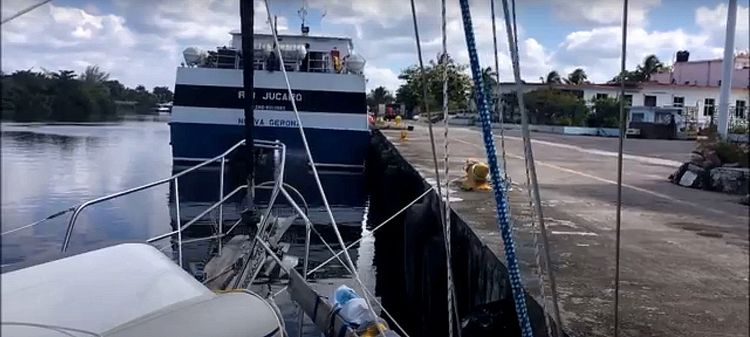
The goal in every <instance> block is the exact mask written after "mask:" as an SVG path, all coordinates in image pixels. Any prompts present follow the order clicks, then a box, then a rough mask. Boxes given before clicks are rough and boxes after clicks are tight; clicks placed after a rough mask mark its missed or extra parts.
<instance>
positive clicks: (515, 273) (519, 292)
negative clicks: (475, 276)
mask: <svg viewBox="0 0 750 337" xmlns="http://www.w3.org/2000/svg"><path fill="white" fill-rule="evenodd" d="M459 3H460V4H461V18H462V19H463V24H464V35H465V38H466V47H467V49H468V51H469V61H470V64H471V73H472V78H473V79H474V88H475V90H474V91H475V95H476V96H475V99H476V105H477V108H478V110H479V117H480V120H481V122H482V135H483V140H484V147H485V151H486V152H487V162H488V164H489V167H490V177H491V180H492V190H493V192H494V196H495V207H496V208H495V211H496V213H497V225H498V227H499V228H498V230H499V232H500V234H501V236H502V239H503V246H504V249H505V259H506V263H507V268H508V278H509V280H510V286H511V290H512V294H513V302H514V304H515V309H516V314H517V318H518V327H519V328H520V330H521V334H522V336H523V337H532V336H533V335H534V334H533V331H532V330H531V322H530V321H529V313H528V310H527V308H526V294H525V292H524V289H523V283H522V281H521V272H520V269H519V265H518V257H517V256H516V248H515V243H514V240H513V230H512V224H511V217H510V207H509V205H508V199H507V189H506V187H505V184H503V183H502V177H501V175H500V169H499V167H498V164H497V153H496V151H495V143H494V139H493V136H492V125H491V123H490V116H489V114H490V113H489V109H488V107H487V98H486V96H485V88H484V84H483V79H482V69H481V67H480V65H479V56H478V54H477V49H476V43H475V40H474V27H473V26H472V23H471V12H470V10H469V1H468V0H459ZM504 3H506V6H505V13H506V24H508V22H509V20H507V17H508V15H507V13H508V12H507V1H505V0H504ZM508 39H511V32H510V29H508Z"/></svg>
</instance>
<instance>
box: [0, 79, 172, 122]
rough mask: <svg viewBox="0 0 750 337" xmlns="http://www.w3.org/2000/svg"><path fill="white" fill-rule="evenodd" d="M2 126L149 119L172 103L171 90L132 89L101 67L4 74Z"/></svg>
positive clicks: (162, 88) (2, 81)
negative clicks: (121, 117) (124, 117)
mask: <svg viewBox="0 0 750 337" xmlns="http://www.w3.org/2000/svg"><path fill="white" fill-rule="evenodd" d="M0 89H1V90H2V105H1V109H2V110H1V116H2V120H8V121H18V122H31V121H68V122H73V121H76V122H80V121H104V120H113V119H117V118H118V116H119V115H120V114H128V113H133V114H149V113H153V107H154V106H155V105H156V104H157V103H165V102H169V101H171V100H172V96H173V94H172V91H171V90H169V88H168V87H154V88H153V90H152V91H148V90H147V89H146V88H145V87H144V86H143V85H138V86H136V87H135V88H129V87H126V86H125V85H123V84H122V83H120V82H119V81H118V80H114V79H110V76H109V74H108V73H106V72H104V71H102V70H101V69H99V67H98V66H89V67H87V68H86V69H85V70H84V71H83V72H82V73H80V74H76V73H75V72H74V71H72V70H60V71H57V72H51V71H46V70H45V71H40V72H39V71H32V70H19V71H16V72H14V73H12V74H0Z"/></svg>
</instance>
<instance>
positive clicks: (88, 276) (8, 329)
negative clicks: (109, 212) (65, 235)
mask: <svg viewBox="0 0 750 337" xmlns="http://www.w3.org/2000/svg"><path fill="white" fill-rule="evenodd" d="M228 295H230V294H225V295H217V294H215V293H214V292H212V291H211V290H209V289H208V288H206V287H205V286H203V285H202V284H201V283H200V282H198V281H197V280H195V279H194V278H193V277H192V276H191V275H189V274H188V273H186V272H185V271H183V270H182V269H181V268H180V267H179V266H177V265H176V264H175V263H174V262H172V261H171V260H170V259H169V258H167V257H166V256H164V254H162V253H160V252H159V251H158V250H156V249H155V248H154V247H152V246H150V245H146V244H121V245H117V246H113V247H108V248H103V249H99V250H95V251H91V252H87V253H83V254H79V255H75V256H71V257H67V258H63V259H60V260H56V261H52V262H47V263H44V264H40V265H36V266H32V267H28V268H25V269H21V270H16V271H12V272H8V273H5V274H2V333H1V334H2V335H3V336H17V337H24V336H55V337H57V336H64V335H66V334H65V333H62V332H60V331H59V330H57V331H56V330H55V329H52V328H43V327H38V326H37V327H34V326H29V325H18V324H17V323H31V324H41V325H49V326H59V327H65V328H73V329H79V330H85V331H88V332H92V333H96V334H98V335H102V336H112V335H116V336H137V335H142V333H144V332H146V331H150V333H155V334H153V335H157V334H158V335H161V336H173V335H174V336H176V335H180V336H192V335H194V334H191V333H189V332H194V333H196V334H201V333H203V334H205V332H206V331H201V329H197V328H196V327H195V326H191V323H193V324H196V325H209V326H206V328H210V329H211V331H212V335H213V336H235V335H237V334H238V333H240V332H241V331H242V332H244V333H242V335H243V336H252V335H255V334H254V333H253V334H251V333H250V332H253V331H256V330H255V329H257V331H258V333H262V335H261V336H267V335H269V331H273V330H274V329H278V326H279V323H278V321H277V319H276V315H275V313H274V311H273V309H272V308H271V307H270V306H269V305H268V303H266V302H265V301H263V300H262V299H260V298H258V297H257V296H254V295H252V294H248V293H240V294H231V296H228ZM243 295H244V296H243ZM209 308H210V309H209ZM238 308H240V309H241V310H239V311H238V310H237V309H238ZM224 309H226V311H225V310H224ZM229 311H238V312H237V314H241V315H242V316H243V317H253V316H255V317H257V318H259V319H263V320H266V321H267V324H262V325H263V326H257V325H256V326H254V327H253V326H252V325H253V324H255V323H258V322H257V321H255V320H247V319H245V320H244V321H241V320H238V319H237V318H236V317H234V318H233V320H234V321H240V322H241V323H242V324H241V325H238V326H225V327H227V328H229V331H223V330H222V325H224V324H222V325H219V326H210V325H211V324H210V323H208V322H210V321H214V322H218V321H223V320H216V319H207V318H208V317H206V314H212V315H221V316H225V318H231V317H226V316H232V315H231V314H230V315H228V312H229ZM157 318H158V319H157ZM225 324H226V323H225ZM230 325H231V324H230ZM178 327H179V328H178ZM180 328H181V329H180ZM160 330H161V331H160ZM156 331H159V332H158V333H157V332H156ZM65 332H66V333H67V335H70V334H72V335H74V336H87V334H85V333H80V332H72V331H69V330H66V331H65ZM131 332H133V334H131ZM172 332H174V333H176V334H172ZM224 332H227V333H224ZM88 336H90V334H89V335H88Z"/></svg>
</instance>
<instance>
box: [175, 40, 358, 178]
mask: <svg viewBox="0 0 750 337" xmlns="http://www.w3.org/2000/svg"><path fill="white" fill-rule="evenodd" d="M230 34H231V36H232V40H231V46H230V47H220V48H217V49H216V50H215V51H208V52H206V51H202V50H200V49H198V48H194V47H189V48H187V49H185V51H184V52H183V55H184V57H185V63H184V65H182V66H180V67H179V68H178V69H177V78H176V81H175V94H174V105H173V108H172V116H171V121H170V131H171V144H172V154H173V159H174V160H175V161H177V162H183V161H202V160H205V159H207V158H211V157H214V156H216V155H217V154H219V153H221V152H222V151H224V150H225V149H227V148H229V147H230V146H232V145H233V144H235V143H237V142H238V141H240V140H242V139H243V138H244V137H245V134H244V132H245V117H244V113H243V104H244V100H245V99H246V97H249V96H248V95H247V94H246V93H245V92H244V90H243V81H242V68H243V66H244V58H243V57H242V37H241V33H240V32H239V31H232V32H230ZM278 37H279V47H280V48H279V49H280V50H281V53H282V57H283V60H284V65H283V67H284V69H285V70H286V71H287V75H288V79H289V83H290V84H291V87H292V97H290V95H289V92H288V88H287V83H286V79H285V77H284V74H283V73H282V71H281V65H280V64H279V61H278V56H277V55H276V52H275V50H276V48H275V47H276V46H275V45H274V40H273V35H270V34H254V41H255V43H254V46H253V47H254V48H253V50H254V54H253V58H252V66H253V68H254V70H255V71H254V82H255V83H254V90H253V91H254V92H253V99H254V106H255V109H254V110H255V118H254V119H255V120H254V126H255V127H254V131H253V132H254V137H255V138H259V139H268V140H279V141H281V142H283V143H284V144H287V146H289V149H290V152H292V153H293V152H294V150H295V149H301V148H302V141H301V136H300V132H299V129H298V125H297V119H296V117H295V115H294V111H293V107H292V102H291V100H292V99H293V100H294V102H295V103H296V107H297V109H298V111H299V114H300V119H301V121H302V124H303V126H304V128H305V134H306V136H307V139H308V142H309V145H310V150H311V153H312V155H313V159H314V161H315V163H316V166H320V167H343V168H345V167H362V166H363V163H364V157H365V152H366V148H367V145H368V143H369V139H370V130H369V126H368V122H367V104H366V94H365V77H364V75H363V74H362V70H363V68H364V63H365V61H364V59H363V58H362V57H361V56H360V55H358V54H355V53H354V47H353V44H352V41H351V39H349V38H342V37H324V36H309V35H308V34H307V33H302V34H300V35H278Z"/></svg>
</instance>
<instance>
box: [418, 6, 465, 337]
mask: <svg viewBox="0 0 750 337" xmlns="http://www.w3.org/2000/svg"><path fill="white" fill-rule="evenodd" d="M410 4H411V16H412V23H413V24H414V40H415V42H416V44H417V58H418V60H419V71H420V77H421V82H422V108H423V109H424V110H425V112H426V113H427V129H428V133H429V138H430V148H431V151H432V162H433V166H434V168H435V184H436V186H437V193H438V197H439V199H440V200H446V201H445V202H446V204H449V201H448V199H447V197H446V198H445V199H443V191H442V187H441V182H440V170H439V166H438V160H437V150H436V149H435V136H434V133H433V130H432V112H431V111H430V109H429V106H428V105H427V73H426V72H425V70H424V60H423V58H422V43H421V40H420V38H419V24H418V22H417V9H416V5H415V4H414V0H411V1H410ZM442 16H443V20H445V3H444V1H443V3H442ZM442 29H443V32H444V31H445V23H443V28H442ZM446 39H447V37H446V35H445V33H443V45H444V46H445V45H446ZM447 55H448V54H447V46H446V47H444V50H443V55H442V56H441V59H442V60H439V61H447ZM443 69H444V72H447V66H446V65H444V66H443ZM443 87H444V90H445V91H447V75H445V78H444V83H443ZM446 96H447V95H443V106H444V107H443V110H444V111H443V122H444V125H446V127H447V123H448V114H447V106H446V104H447V101H446V100H447V97H446ZM446 136H447V130H446ZM444 141H445V142H447V141H448V139H447V137H446V139H445V140H444ZM444 144H445V143H444ZM445 146H446V149H447V144H446V145H445ZM446 156H447V152H446ZM445 169H446V170H448V168H447V158H446V168H445ZM446 174H447V173H446ZM447 189H448V185H447V184H446V190H447ZM448 207H449V206H447V207H446V208H445V209H444V208H440V207H439V209H440V222H441V223H442V227H443V239H444V240H443V242H444V245H445V253H446V269H447V274H448V284H447V288H448V306H449V309H448V324H449V329H448V336H450V337H452V336H453V326H454V323H458V310H457V303H456V299H455V289H454V286H453V271H452V266H451V261H450V242H449V241H450V237H449V235H450V229H446V228H448V227H447V226H450V218H449V217H450V209H449V208H448ZM454 316H455V322H454ZM456 329H457V330H458V331H459V332H458V334H459V335H460V334H461V332H460V329H459V328H458V327H457V328H456Z"/></svg>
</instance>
